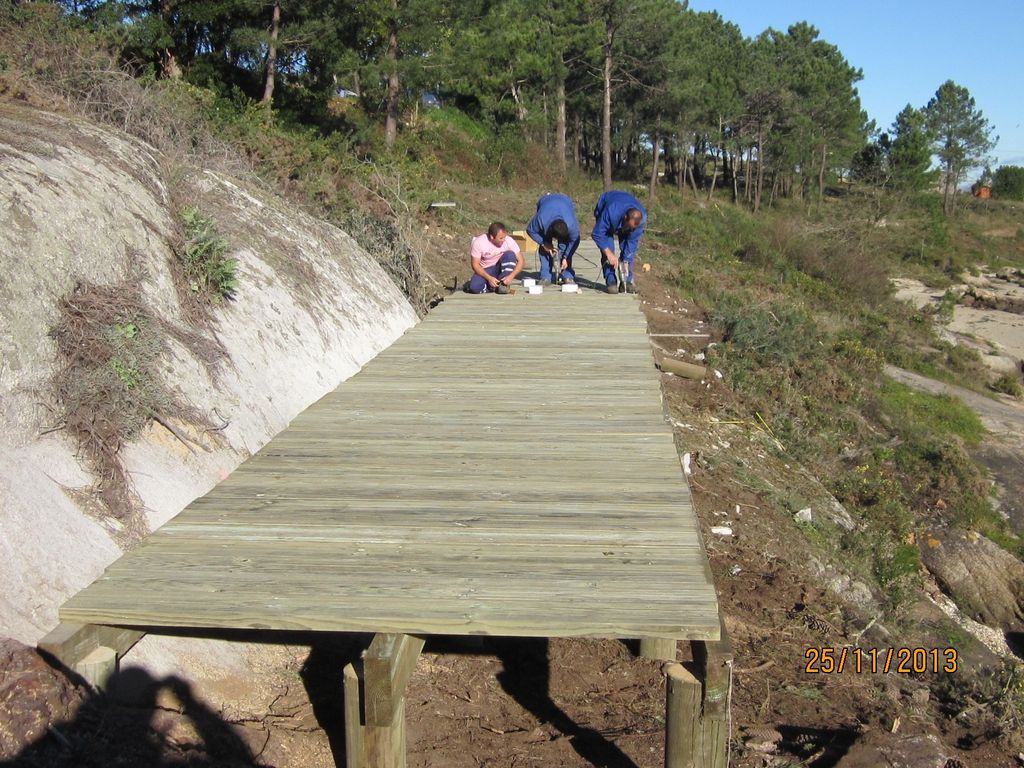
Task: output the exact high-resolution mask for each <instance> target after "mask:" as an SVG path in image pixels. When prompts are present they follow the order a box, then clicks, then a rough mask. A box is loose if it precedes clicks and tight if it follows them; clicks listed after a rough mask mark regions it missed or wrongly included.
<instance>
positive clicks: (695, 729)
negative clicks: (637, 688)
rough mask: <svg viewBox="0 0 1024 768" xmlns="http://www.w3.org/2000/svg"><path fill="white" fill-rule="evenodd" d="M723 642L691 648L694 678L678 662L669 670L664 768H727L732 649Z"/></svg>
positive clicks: (726, 639) (666, 669) (726, 638)
mask: <svg viewBox="0 0 1024 768" xmlns="http://www.w3.org/2000/svg"><path fill="white" fill-rule="evenodd" d="M720 624H721V639H720V640H716V641H697V640H694V641H693V642H691V643H690V646H691V649H692V651H693V661H694V663H693V665H692V667H691V669H693V670H694V671H695V672H696V673H697V674H696V675H694V674H693V673H692V672H691V671H690V669H687V667H684V666H683V665H682V664H679V663H676V662H674V661H672V662H669V663H667V664H665V666H664V667H662V671H663V672H664V673H665V683H666V685H665V768H726V766H727V765H728V763H729V705H730V701H729V699H730V694H731V686H732V644H731V643H730V642H729V636H728V634H727V633H726V631H725V624H724V623H721V622H720Z"/></svg>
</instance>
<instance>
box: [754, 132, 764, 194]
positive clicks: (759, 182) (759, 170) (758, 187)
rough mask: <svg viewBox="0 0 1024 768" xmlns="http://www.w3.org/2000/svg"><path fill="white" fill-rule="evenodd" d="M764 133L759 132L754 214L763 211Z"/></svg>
mask: <svg viewBox="0 0 1024 768" xmlns="http://www.w3.org/2000/svg"><path fill="white" fill-rule="evenodd" d="M763 149H764V131H763V130H762V129H761V128H758V130H757V181H756V182H755V183H754V213H757V212H758V211H759V210H761V190H762V189H763V188H764V153H763Z"/></svg>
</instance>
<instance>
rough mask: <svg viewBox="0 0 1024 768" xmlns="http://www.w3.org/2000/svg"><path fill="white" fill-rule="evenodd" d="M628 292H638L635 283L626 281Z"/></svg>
mask: <svg viewBox="0 0 1024 768" xmlns="http://www.w3.org/2000/svg"><path fill="white" fill-rule="evenodd" d="M626 293H636V286H635V285H633V283H626Z"/></svg>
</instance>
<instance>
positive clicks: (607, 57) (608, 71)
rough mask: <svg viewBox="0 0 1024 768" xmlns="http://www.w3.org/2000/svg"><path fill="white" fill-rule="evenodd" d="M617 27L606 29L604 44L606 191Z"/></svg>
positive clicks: (609, 180) (609, 184)
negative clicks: (614, 47)
mask: <svg viewBox="0 0 1024 768" xmlns="http://www.w3.org/2000/svg"><path fill="white" fill-rule="evenodd" d="M614 42H615V27H613V26H612V25H611V23H608V24H607V26H606V27H605V44H604V98H603V99H602V103H601V179H602V181H604V191H605V192H607V191H609V190H610V189H611V188H612V43H614Z"/></svg>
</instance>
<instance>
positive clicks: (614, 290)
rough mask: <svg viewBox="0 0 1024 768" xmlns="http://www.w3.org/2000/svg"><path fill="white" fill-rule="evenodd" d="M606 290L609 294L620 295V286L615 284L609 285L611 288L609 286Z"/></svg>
mask: <svg viewBox="0 0 1024 768" xmlns="http://www.w3.org/2000/svg"><path fill="white" fill-rule="evenodd" d="M605 290H606V291H607V292H608V293H618V292H619V286H618V285H616V284H615V283H612V284H611V285H609V286H608V287H607V288H605Z"/></svg>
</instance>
